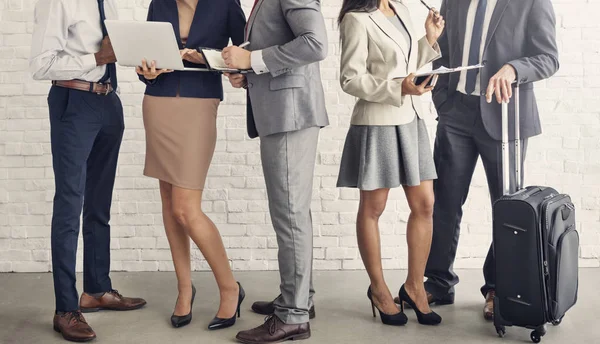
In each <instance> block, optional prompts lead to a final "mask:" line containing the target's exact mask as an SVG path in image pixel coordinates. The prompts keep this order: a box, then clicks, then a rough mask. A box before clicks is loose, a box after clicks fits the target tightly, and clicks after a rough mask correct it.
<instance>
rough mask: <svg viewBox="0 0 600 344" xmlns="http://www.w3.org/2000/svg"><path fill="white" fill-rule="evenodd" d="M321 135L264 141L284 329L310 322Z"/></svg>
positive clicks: (307, 132)
mask: <svg viewBox="0 0 600 344" xmlns="http://www.w3.org/2000/svg"><path fill="white" fill-rule="evenodd" d="M319 130H320V128H318V127H311V128H307V129H302V130H298V131H292V132H286V133H279V134H273V135H268V136H263V137H261V139H260V140H261V142H260V152H261V159H262V166H263V173H264V176H265V182H266V186H267V195H268V198H269V211H270V213H271V221H272V222H273V227H274V228H275V233H276V234H277V244H278V246H279V253H278V259H279V274H280V277H281V285H280V289H281V295H280V296H279V297H278V298H277V299H276V300H275V315H276V316H277V317H278V318H279V319H281V321H283V322H284V323H286V324H301V323H306V322H308V310H309V308H310V306H312V295H313V293H314V290H313V288H312V257H313V256H312V255H313V227H312V216H311V212H310V204H311V200H312V189H313V176H314V169H315V159H316V155H317V143H318V140H319Z"/></svg>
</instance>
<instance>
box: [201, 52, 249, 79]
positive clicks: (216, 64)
mask: <svg viewBox="0 0 600 344" xmlns="http://www.w3.org/2000/svg"><path fill="white" fill-rule="evenodd" d="M198 51H199V52H200V54H202V56H203V57H204V61H205V62H206V67H208V69H209V70H210V71H212V72H219V73H242V74H246V73H250V72H252V70H251V69H231V68H229V67H227V65H226V64H225V61H224V60H223V57H222V56H221V52H222V50H220V49H213V48H198Z"/></svg>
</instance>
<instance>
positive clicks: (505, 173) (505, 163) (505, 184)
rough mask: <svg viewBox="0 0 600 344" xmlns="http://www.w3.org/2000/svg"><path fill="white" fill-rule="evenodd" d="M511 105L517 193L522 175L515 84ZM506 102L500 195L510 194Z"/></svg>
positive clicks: (505, 108)
mask: <svg viewBox="0 0 600 344" xmlns="http://www.w3.org/2000/svg"><path fill="white" fill-rule="evenodd" d="M513 104H514V107H515V119H514V121H515V137H514V141H513V144H514V147H515V155H514V164H515V168H514V170H513V172H514V173H515V186H516V188H515V191H519V190H520V189H521V187H522V184H523V181H522V175H521V130H520V127H521V126H520V118H519V84H515V86H514V91H513ZM508 105H509V104H508V102H502V193H503V194H504V195H508V194H510V192H511V191H510V172H511V168H510V163H509V161H510V146H509V145H510V143H511V142H509V135H508V128H509V126H508V121H509V116H508Z"/></svg>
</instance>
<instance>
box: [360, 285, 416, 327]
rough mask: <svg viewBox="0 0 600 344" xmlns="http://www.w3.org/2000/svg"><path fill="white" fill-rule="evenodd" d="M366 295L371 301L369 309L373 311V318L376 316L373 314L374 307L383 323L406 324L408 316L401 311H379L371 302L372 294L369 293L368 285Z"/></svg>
mask: <svg viewBox="0 0 600 344" xmlns="http://www.w3.org/2000/svg"><path fill="white" fill-rule="evenodd" d="M367 297H368V298H369V300H370V301H371V310H372V311H373V318H376V317H377V316H376V315H375V309H377V310H378V311H379V317H380V318H381V322H382V323H384V324H385V325H392V326H402V325H406V323H407V322H408V318H407V317H406V314H404V313H403V312H398V313H396V314H386V313H383V312H382V311H380V310H379V308H377V306H375V304H374V303H373V294H372V293H371V286H369V289H368V290H367Z"/></svg>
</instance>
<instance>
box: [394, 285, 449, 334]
mask: <svg viewBox="0 0 600 344" xmlns="http://www.w3.org/2000/svg"><path fill="white" fill-rule="evenodd" d="M398 297H399V298H400V309H401V310H402V311H404V302H406V303H407V304H409V305H410V307H411V308H412V309H413V310H414V311H415V314H416V315H417V320H418V321H419V324H421V325H438V324H439V323H441V322H442V317H440V316H439V315H438V314H437V313H436V312H434V311H431V312H430V313H426V314H425V313H423V312H421V311H420V310H419V308H417V305H416V304H415V302H414V301H413V300H412V299H411V298H410V296H408V293H407V292H406V288H405V287H404V285H402V287H401V288H400V292H399V293H398Z"/></svg>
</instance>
